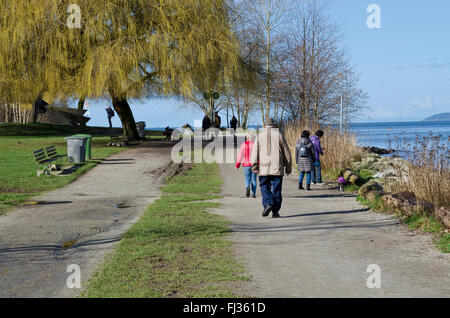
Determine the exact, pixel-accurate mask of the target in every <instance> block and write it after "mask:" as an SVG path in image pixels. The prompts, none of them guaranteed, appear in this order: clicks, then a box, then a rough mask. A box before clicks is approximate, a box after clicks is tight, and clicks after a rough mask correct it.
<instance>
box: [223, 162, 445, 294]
mask: <svg viewBox="0 0 450 318" xmlns="http://www.w3.org/2000/svg"><path fill="white" fill-rule="evenodd" d="M220 169H221V173H222V176H223V178H224V185H223V195H224V198H223V200H221V201H222V203H223V207H222V208H220V209H217V210H216V211H215V212H216V213H218V214H220V215H223V216H225V217H226V218H227V219H229V220H231V221H232V222H233V224H232V226H231V227H232V229H233V231H234V232H233V234H232V235H231V239H232V241H233V242H234V246H235V252H236V255H237V258H238V259H239V260H240V261H242V262H244V263H245V264H246V267H247V270H248V273H249V274H250V276H251V277H252V278H253V279H252V282H251V283H250V284H249V286H242V288H243V290H244V289H245V293H247V295H250V296H254V297H282V298H289V297H450V254H442V253H441V252H439V251H438V250H437V249H436V248H434V245H433V243H432V242H431V239H430V237H428V236H425V235H416V234H414V233H413V232H410V231H408V230H406V229H405V228H404V227H403V226H402V225H400V224H399V222H398V221H397V219H395V218H393V217H391V216H389V215H384V214H378V213H375V212H371V211H368V210H367V209H366V208H365V207H364V206H362V205H360V204H359V203H358V202H356V201H355V197H354V196H352V195H341V194H339V192H336V191H332V190H327V189H326V188H324V187H321V186H313V187H312V191H310V192H307V191H304V190H303V191H301V190H298V186H297V177H296V176H294V175H291V176H289V177H285V180H284V184H283V196H284V201H283V207H282V209H281V211H280V214H281V216H282V218H279V219H272V218H271V215H270V216H269V217H267V218H263V217H262V216H261V212H262V206H261V196H260V192H259V189H258V194H257V198H256V199H252V198H248V199H247V198H245V196H244V185H243V180H244V177H243V171H242V169H240V170H239V171H234V166H233V165H231V164H222V165H221V168H220ZM370 264H377V265H379V267H380V269H381V288H380V289H369V288H368V287H367V285H366V283H367V278H368V277H369V275H370V273H367V272H366V270H367V267H368V266H369V265H370Z"/></svg>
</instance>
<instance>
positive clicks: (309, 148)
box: [295, 130, 315, 191]
mask: <svg viewBox="0 0 450 318" xmlns="http://www.w3.org/2000/svg"><path fill="white" fill-rule="evenodd" d="M309 136H310V132H309V131H307V130H304V131H303V132H302V135H301V137H300V139H299V140H298V141H297V144H296V145H295V161H296V162H297V166H298V171H299V172H300V177H299V179H298V188H299V189H300V190H303V189H304V188H303V179H304V178H305V174H306V190H308V191H310V190H311V170H312V167H313V165H314V162H315V156H314V145H313V144H312V142H311V140H310V139H309Z"/></svg>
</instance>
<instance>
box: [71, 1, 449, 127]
mask: <svg viewBox="0 0 450 318" xmlns="http://www.w3.org/2000/svg"><path fill="white" fill-rule="evenodd" d="M325 2H326V3H327V4H328V13H329V14H330V15H331V16H332V17H333V18H334V19H335V20H336V21H337V22H338V23H339V25H340V26H341V27H342V29H343V30H344V31H345V34H346V36H345V46H346V48H347V51H348V53H349V55H350V57H351V63H352V64H353V65H354V66H355V69H356V71H357V72H358V73H359V76H360V83H359V87H360V88H361V89H363V90H364V91H365V92H367V94H368V96H369V100H368V105H367V106H368V107H369V108H370V110H369V111H367V112H365V113H364V114H363V115H362V116H361V117H360V118H359V119H358V120H355V122H396V121H420V120H423V119H425V118H426V117H429V116H431V115H434V114H437V113H441V112H450V1H449V0H432V1H425V0H371V1H366V0H325ZM373 4H376V5H378V7H379V9H380V25H379V28H369V27H368V23H367V20H368V19H369V18H371V17H372V14H374V13H375V12H374V11H370V12H367V9H368V7H369V6H370V5H373ZM369 20H370V21H372V19H369ZM108 103H109V102H108V101H100V102H99V101H90V103H89V116H90V117H91V118H92V119H91V121H90V122H89V125H91V126H106V125H107V118H106V112H105V108H106V107H107V106H109V105H108ZM130 105H131V108H132V110H133V113H134V116H135V119H136V121H145V122H146V125H147V127H166V126H169V125H170V126H171V127H181V126H182V125H183V124H185V123H190V124H191V125H194V121H195V120H201V119H202V118H203V114H202V113H201V112H200V111H198V110H196V109H195V108H192V107H186V104H185V103H184V102H182V101H180V100H177V99H171V98H168V99H157V98H153V99H146V100H141V101H130ZM73 106H75V105H73ZM221 116H222V121H224V118H226V113H225V112H223V113H221ZM254 123H255V124H259V122H258V116H254ZM113 125H114V126H116V127H119V126H120V120H119V119H118V117H117V116H116V117H114V118H113Z"/></svg>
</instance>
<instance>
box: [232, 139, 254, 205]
mask: <svg viewBox="0 0 450 318" xmlns="http://www.w3.org/2000/svg"><path fill="white" fill-rule="evenodd" d="M252 150H253V141H252V136H251V135H250V134H249V135H247V136H246V137H245V142H244V143H243V144H242V145H241V149H240V150H239V154H238V158H237V161H236V170H237V169H239V167H240V166H241V164H242V167H244V177H245V191H246V193H245V196H246V197H247V198H249V197H250V189H251V192H252V198H256V173H254V172H253V171H252V164H251V162H250V157H251V154H252Z"/></svg>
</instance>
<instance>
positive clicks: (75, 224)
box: [0, 142, 171, 297]
mask: <svg viewBox="0 0 450 318" xmlns="http://www.w3.org/2000/svg"><path fill="white" fill-rule="evenodd" d="M148 145H149V148H136V149H130V150H127V151H125V152H122V153H120V154H117V155H114V156H112V157H110V158H108V159H107V160H105V161H104V162H102V164H100V165H98V166H97V167H95V168H94V169H92V170H91V171H89V172H88V173H87V174H86V175H83V176H82V177H80V178H79V179H78V180H76V181H75V182H73V183H71V184H69V185H68V186H66V187H64V188H61V189H58V190H55V191H52V192H49V193H47V194H45V195H43V196H41V197H39V198H37V199H38V200H42V201H47V203H49V204H46V205H40V206H34V207H23V208H18V209H15V210H12V211H10V212H8V213H7V214H6V215H4V216H0V297H73V296H76V295H77V294H79V292H80V290H79V289H70V288H68V287H67V285H66V280H67V278H68V277H69V275H70V274H71V273H67V272H66V270H67V267H68V266H69V265H71V264H77V265H79V266H80V270H81V281H82V283H84V282H86V281H87V279H88V278H89V277H90V276H91V274H92V273H93V272H94V270H95V269H96V268H97V267H98V265H100V264H101V262H102V261H103V259H104V257H105V256H106V255H107V254H108V253H110V252H111V251H112V249H113V247H114V245H115V242H117V241H118V239H119V236H120V234H121V233H123V232H124V231H125V230H126V229H127V228H128V227H129V226H130V225H131V224H132V223H134V222H135V221H137V219H138V218H139V216H140V215H141V214H142V212H143V211H145V208H146V207H147V206H148V205H149V204H151V203H152V202H153V201H154V200H155V199H156V198H157V197H159V196H160V192H159V190H158V186H157V180H158V176H159V175H160V174H161V171H162V170H163V169H164V168H165V167H166V166H167V165H168V164H169V163H170V150H171V148H170V147H168V146H169V145H167V144H166V143H162V142H149V143H148ZM63 244H68V245H69V246H70V245H72V244H73V246H72V247H71V248H66V249H63V248H61V246H62V245H63Z"/></svg>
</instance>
